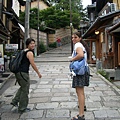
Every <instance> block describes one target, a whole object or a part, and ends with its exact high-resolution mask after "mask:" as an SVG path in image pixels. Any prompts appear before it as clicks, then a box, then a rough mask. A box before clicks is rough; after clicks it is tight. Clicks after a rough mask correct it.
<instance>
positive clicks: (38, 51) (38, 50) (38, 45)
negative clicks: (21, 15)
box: [37, 0, 40, 56]
mask: <svg viewBox="0 0 120 120" xmlns="http://www.w3.org/2000/svg"><path fill="white" fill-rule="evenodd" d="M37 20H38V24H37V56H38V55H39V54H40V48H39V47H40V44H39V0H38V19H37Z"/></svg>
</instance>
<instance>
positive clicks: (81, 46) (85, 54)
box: [72, 42, 87, 61]
mask: <svg viewBox="0 0 120 120" xmlns="http://www.w3.org/2000/svg"><path fill="white" fill-rule="evenodd" d="M78 47H80V48H82V50H83V52H85V53H84V57H85V60H86V61H87V52H86V49H85V47H84V46H83V45H82V43H80V42H77V43H76V44H75V45H74V51H75V52H76V49H77V48H78ZM74 51H73V53H72V57H73V55H74Z"/></svg>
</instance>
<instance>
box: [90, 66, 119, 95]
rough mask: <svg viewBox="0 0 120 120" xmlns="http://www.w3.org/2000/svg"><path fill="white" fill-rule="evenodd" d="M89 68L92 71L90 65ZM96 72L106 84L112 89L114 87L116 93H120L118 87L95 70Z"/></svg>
mask: <svg viewBox="0 0 120 120" xmlns="http://www.w3.org/2000/svg"><path fill="white" fill-rule="evenodd" d="M90 69H91V70H92V71H94V70H93V68H91V67H90ZM96 74H97V75H98V76H99V77H100V78H101V79H102V80H104V81H105V82H106V83H107V84H109V85H110V86H111V87H112V88H113V89H115V90H116V91H117V92H118V93H120V89H119V88H117V86H115V85H114V84H112V83H111V82H110V81H108V80H107V79H106V78H105V77H103V76H102V75H101V74H99V73H97V72H96Z"/></svg>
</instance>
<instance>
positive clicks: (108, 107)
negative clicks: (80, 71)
mask: <svg viewBox="0 0 120 120" xmlns="http://www.w3.org/2000/svg"><path fill="white" fill-rule="evenodd" d="M70 51H71V50H70V45H65V46H63V47H62V50H60V49H59V48H57V49H54V50H51V51H48V52H46V53H44V54H41V55H40V56H38V57H37V58H35V62H36V64H37V66H38V68H39V70H40V71H41V73H42V75H43V77H42V78H41V79H39V78H38V76H37V74H36V73H35V72H34V71H33V69H32V68H30V78H31V87H30V94H29V105H28V107H29V108H31V111H30V112H26V113H23V114H18V113H17V111H16V110H17V108H15V107H13V106H11V105H10V102H11V99H12V97H13V96H14V95H15V92H16V90H17V89H18V87H19V86H18V84H17V85H16V86H15V85H13V86H11V87H9V88H8V89H7V90H6V91H5V92H4V93H3V94H2V95H1V96H0V99H1V101H3V104H2V105H1V106H0V117H1V118H0V120H70V119H71V117H73V116H75V115H77V114H78V101H77V96H76V93H75V89H73V88H71V83H72V80H71V78H70V73H69V62H68V56H70ZM90 69H91V74H92V75H93V77H91V79H90V86H89V87H85V93H86V106H87V111H86V112H85V118H86V120H120V90H119V89H118V88H117V87H116V86H114V85H113V84H111V83H109V82H108V81H107V80H106V79H104V78H103V77H102V76H100V75H99V74H97V73H96V71H95V69H93V67H90ZM13 79H14V78H13Z"/></svg>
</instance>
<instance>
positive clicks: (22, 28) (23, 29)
mask: <svg viewBox="0 0 120 120" xmlns="http://www.w3.org/2000/svg"><path fill="white" fill-rule="evenodd" d="M18 25H19V26H20V28H21V30H22V32H24V33H25V28H24V27H23V26H22V25H21V24H20V23H18Z"/></svg>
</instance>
